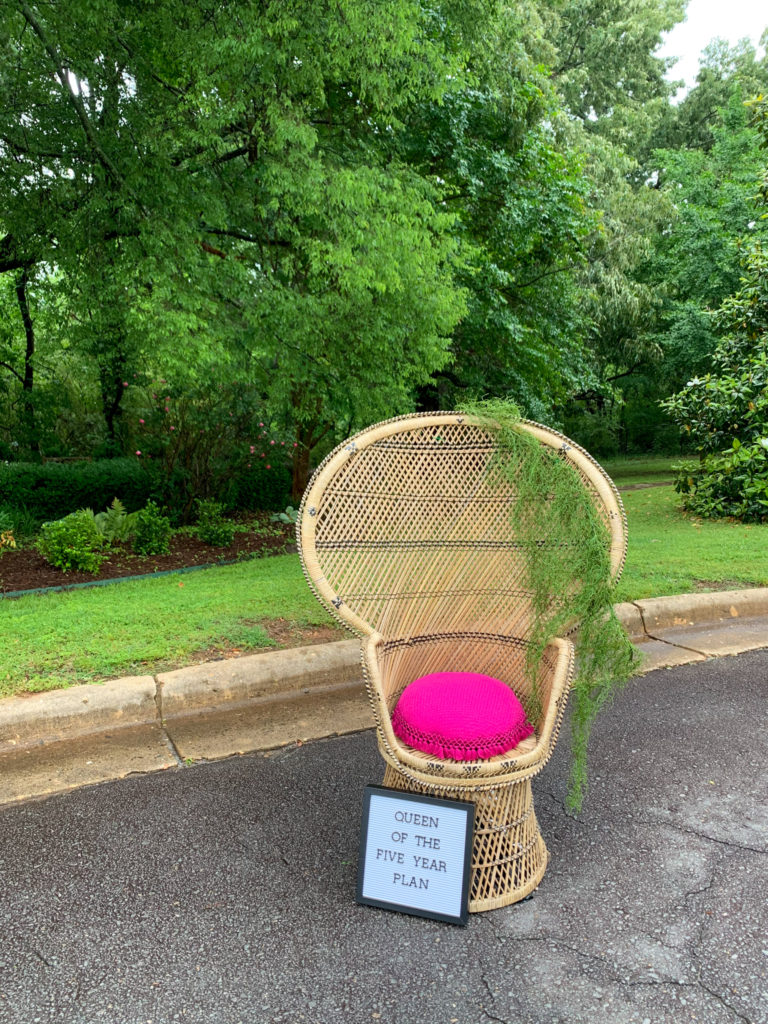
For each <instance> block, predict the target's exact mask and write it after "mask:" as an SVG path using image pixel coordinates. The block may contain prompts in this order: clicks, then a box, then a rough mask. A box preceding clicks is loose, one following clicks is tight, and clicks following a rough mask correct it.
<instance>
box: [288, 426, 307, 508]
mask: <svg viewBox="0 0 768 1024" xmlns="http://www.w3.org/2000/svg"><path fill="white" fill-rule="evenodd" d="M296 441H297V444H296V447H295V448H294V449H293V464H292V466H291V500H292V501H293V502H294V504H296V505H298V503H299V502H300V501H301V496H302V495H303V494H304V491H305V490H306V489H307V484H308V483H309V457H310V454H311V448H310V447H309V445H308V441H309V437H308V436H307V432H306V431H305V430H303V429H302V428H301V427H299V429H298V430H297V432H296Z"/></svg>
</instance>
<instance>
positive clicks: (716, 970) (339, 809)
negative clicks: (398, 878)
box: [0, 650, 768, 1024]
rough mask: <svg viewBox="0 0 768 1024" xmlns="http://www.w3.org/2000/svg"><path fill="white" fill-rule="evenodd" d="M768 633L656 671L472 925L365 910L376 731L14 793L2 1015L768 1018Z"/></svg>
mask: <svg viewBox="0 0 768 1024" xmlns="http://www.w3.org/2000/svg"><path fill="white" fill-rule="evenodd" d="M767 696H768V651H765V650H763V651H754V652H751V653H747V654H741V655H738V656H736V657H727V658H716V659H712V660H709V661H705V662H699V663H695V664H689V665H684V666H681V667H677V668H668V669H663V670H659V671H655V672H651V673H649V674H647V675H645V676H642V677H639V678H637V679H635V680H633V681H631V682H630V684H629V686H628V688H627V689H626V690H625V691H624V693H622V694H621V695H620V696H619V697H618V698H617V699H616V701H615V702H614V704H613V705H612V706H611V707H610V708H609V709H607V710H606V711H605V712H603V714H602V715H601V716H600V718H599V719H598V722H597V724H596V726H595V729H594V733H593V739H592V746H591V758H590V779H591V787H590V791H589V795H588V797H587V800H586V802H585V806H584V810H583V812H582V814H581V815H580V816H579V817H578V818H573V817H570V816H568V815H567V814H566V813H565V811H564V806H563V801H564V796H565V790H566V783H567V769H568V741H567V733H566V734H564V736H563V737H562V738H561V741H560V743H559V745H558V747H557V750H556V753H555V757H554V758H553V760H552V762H551V763H550V765H549V766H548V767H547V768H546V770H545V771H544V773H543V774H542V775H541V776H540V777H539V778H537V779H536V780H535V782H534V793H535V800H536V808H537V814H538V817H539V821H540V824H541V829H542V832H543V834H544V837H545V840H546V842H547V845H548V847H549V850H550V854H551V861H550V864H549V867H548V869H547V873H546V875H545V876H544V879H543V882H542V884H541V886H540V887H539V889H538V890H537V891H536V893H535V894H534V896H533V897H532V898H531V899H529V900H527V901H525V902H523V903H520V904H517V905H513V906H511V907H506V908H504V909H502V910H496V911H492V912H489V913H484V914H477V915H472V916H471V917H470V920H469V924H468V926H467V927H466V928H458V927H455V926H452V925H449V924H444V923H438V922H434V921H429V920H425V919H423V918H417V917H411V916H407V915H405V914H399V913H393V912H389V911H385V910H376V909H372V908H370V907H363V906H359V905H357V904H356V903H355V899H354V894H355V879H356V868H357V850H358V842H359V829H360V811H361V803H362V797H363V789H364V787H365V785H366V784H367V783H369V782H380V780H381V776H382V764H381V761H380V759H379V756H378V753H377V750H376V745H375V740H374V737H373V734H372V732H370V731H365V732H358V733H355V734H352V735H348V736H343V737H340V738H334V739H325V740H317V741H314V742H310V743H305V744H302V745H293V746H289V747H284V748H282V749H280V750H275V751H271V752H267V753H257V754H250V755H246V756H240V757H232V758H229V759H226V760H222V761H216V762H209V763H199V764H195V765H193V766H191V767H172V768H169V769H167V770H165V771H160V772H154V773H150V774H142V775H135V776H129V777H128V778H125V779H120V780H117V781H113V782H107V783H103V784H101V785H96V786H91V787H86V788H80V789H77V790H74V791H72V792H68V793H62V794H59V795H56V796H52V797H49V798H48V799H46V800H40V801H27V802H25V803H21V804H16V805H8V806H5V807H3V808H0V1024H97V1022H107V1024H171V1022H176V1021H180V1022H187V1024H296V1022H308V1024H334V1022H337V1021H339V1022H368V1021H380V1022H381V1024H483V1022H487V1021H496V1022H504V1024H599V1022H605V1024H625V1022H626V1024H629V1022H633V1024H635V1022H636V1024H667V1022H669V1024H673V1022H674V1024H681V1022H688V1021H698V1022H702V1024H735V1022H748V1024H767V1022H768V939H767V938H766V936H768V906H767V905H766V895H765V894H766V891H768V859H767V858H766V852H768V776H767V774H766V765H767V764H768V730H767V729H766V726H767V725H768V715H766V697H767Z"/></svg>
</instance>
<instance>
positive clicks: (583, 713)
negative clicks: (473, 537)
mask: <svg viewBox="0 0 768 1024" xmlns="http://www.w3.org/2000/svg"><path fill="white" fill-rule="evenodd" d="M467 411H468V412H471V413H473V414H475V415H479V416H480V417H481V418H482V420H483V423H484V424H485V425H486V426H487V428H488V429H489V430H491V431H492V432H493V433H494V434H495V435H496V438H497V442H498V447H499V456H498V459H499V466H500V468H501V470H502V472H503V473H504V474H505V475H507V477H508V479H510V481H511V482H512V483H513V484H514V488H515V491H516V494H517V500H516V501H515V503H514V504H513V507H512V512H511V515H512V517H513V523H514V527H515V532H516V535H517V536H518V538H520V539H521V541H522V543H523V545H524V546H525V547H526V549H527V552H528V558H527V560H526V565H527V586H528V590H529V592H530V594H531V603H532V607H533V612H534V617H535V618H534V623H533V626H532V630H531V634H530V636H529V638H528V639H529V646H528V655H527V665H528V671H529V673H530V675H531V678H532V679H536V677H537V675H538V666H539V663H540V660H541V656H542V654H543V652H544V649H545V648H546V646H547V644H548V643H549V642H550V641H551V640H552V639H553V638H554V637H556V636H562V635H563V634H564V633H566V632H568V631H569V630H570V629H572V628H573V624H574V622H578V623H579V665H578V672H577V675H576V678H575V680H574V683H573V714H572V723H573V725H572V741H571V742H572V752H573V764H572V769H571V784H570V789H569V794H568V805H569V807H571V808H572V809H574V810H578V809H580V807H581V804H582V801H583V798H584V795H585V793H586V788H587V771H586V762H587V745H588V741H589V735H590V731H591V728H592V723H593V721H594V719H595V717H596V715H597V714H598V713H599V712H600V710H601V709H602V708H603V707H605V705H606V704H607V703H608V702H609V701H610V700H611V698H612V697H613V695H614V693H615V692H616V690H617V688H619V687H621V686H622V685H623V684H624V683H625V682H626V680H627V679H628V678H629V676H630V674H631V672H632V670H633V668H635V667H636V665H637V658H636V654H635V651H634V648H633V647H632V645H631V643H630V642H629V639H628V638H627V635H626V632H625V631H624V629H623V627H622V625H621V623H620V622H619V621H618V619H617V618H616V615H615V613H614V611H613V581H612V579H611V566H610V557H609V556H610V537H609V534H608V529H607V527H606V525H605V523H604V522H603V520H602V519H601V518H600V515H599V513H598V511H597V509H596V508H595V505H594V503H593V501H592V499H591V496H590V494H589V492H588V491H587V489H586V488H585V487H584V484H583V482H582V480H581V478H580V476H579V474H578V472H577V471H576V470H575V469H574V468H573V466H572V465H571V464H570V463H569V462H568V461H567V460H565V459H561V458H560V457H559V456H558V453H557V452H556V451H555V450H554V449H552V448H550V447H549V446H548V445H543V444H541V443H540V442H539V441H538V440H537V439H536V438H535V437H534V436H533V435H531V434H529V433H527V432H524V431H521V430H519V429H517V424H518V423H519V421H520V414H519V411H518V410H517V409H516V407H514V406H513V405H511V404H509V403H502V402H486V403H481V404H480V405H477V406H474V407H470V408H469V409H467ZM543 538H544V539H545V542H544V543H542V539H543Z"/></svg>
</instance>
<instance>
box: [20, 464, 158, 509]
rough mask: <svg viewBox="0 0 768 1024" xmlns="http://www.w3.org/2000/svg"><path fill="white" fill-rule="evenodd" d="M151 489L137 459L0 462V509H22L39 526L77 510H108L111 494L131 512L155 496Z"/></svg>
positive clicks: (150, 481) (148, 475)
mask: <svg viewBox="0 0 768 1024" xmlns="http://www.w3.org/2000/svg"><path fill="white" fill-rule="evenodd" d="M153 486H154V485H153V481H152V478H151V476H150V474H148V473H147V472H146V471H145V469H144V467H143V466H142V464H141V463H140V462H139V461H138V460H136V459H101V460H99V461H95V462H64V463H62V462H46V463H45V464H43V465H39V464H37V463H32V462H10V463H8V464H7V465H6V464H3V463H0V505H4V506H6V507H8V508H9V509H18V510H24V512H25V513H26V514H27V515H28V516H32V517H34V518H35V519H37V521H38V522H42V521H44V520H49V521H51V520H55V519H61V518H62V517H63V516H66V515H68V514H69V513H70V512H74V511H76V510H77V509H79V508H89V507H90V508H106V506H107V505H108V504H109V503H110V501H112V499H113V498H114V497H115V496H117V497H118V498H119V499H120V501H121V502H123V504H124V505H125V507H126V509H127V510H128V511H134V510H136V509H139V508H141V507H142V505H144V504H146V502H147V500H148V499H149V498H152V497H153V496H154V493H153Z"/></svg>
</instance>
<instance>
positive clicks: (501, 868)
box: [384, 764, 548, 913]
mask: <svg viewBox="0 0 768 1024" xmlns="http://www.w3.org/2000/svg"><path fill="white" fill-rule="evenodd" d="M384 785H385V786H389V787H390V788H391V789H399V790H404V791H406V792H409V793H424V794H426V795H432V796H441V797H445V798H446V799H449V800H468V801H471V802H472V803H474V805H475V839H474V846H473V850H472V874H471V878H470V887H469V910H470V913H478V912H479V911H482V910H496V909H497V908H498V907H506V906H508V905H509V904H510V903H517V902H518V901H519V900H522V899H525V897H526V896H528V895H530V893H532V892H533V890H534V889H535V888H536V887H537V886H538V885H539V883H540V882H541V879H542V878H543V876H544V872H545V870H546V867H547V856H548V855H547V848H546V846H545V845H544V840H543V838H542V836H541V832H540V831H539V825H538V822H537V821H536V812H535V810H534V807H533V793H532V791H531V780H530V779H523V780H522V781H520V782H513V783H509V782H507V783H503V784H501V785H499V786H495V787H493V788H492V789H484V788H483V789H481V788H470V787H463V786H462V787H455V788H450V787H443V786H440V787H439V791H438V790H437V789H436V788H433V787H431V786H428V785H421V784H419V783H417V782H412V781H411V780H410V779H409V778H407V777H406V776H405V775H402V774H401V773H400V772H398V771H397V770H396V769H395V768H393V767H392V766H391V765H389V764H388V765H387V766H386V770H385V772H384Z"/></svg>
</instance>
